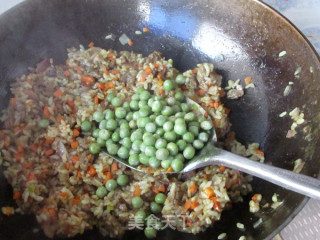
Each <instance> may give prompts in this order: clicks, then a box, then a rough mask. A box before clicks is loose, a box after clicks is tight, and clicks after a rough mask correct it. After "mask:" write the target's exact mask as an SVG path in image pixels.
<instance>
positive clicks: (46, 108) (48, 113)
mask: <svg viewBox="0 0 320 240" xmlns="http://www.w3.org/2000/svg"><path fill="white" fill-rule="evenodd" d="M43 115H44V116H45V117H46V118H49V117H50V116H51V113H50V111H49V108H48V106H45V107H44V109H43Z"/></svg>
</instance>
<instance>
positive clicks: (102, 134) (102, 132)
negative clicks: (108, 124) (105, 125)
mask: <svg viewBox="0 0 320 240" xmlns="http://www.w3.org/2000/svg"><path fill="white" fill-rule="evenodd" d="M110 136H111V133H110V131H108V130H106V129H101V130H100V132H99V138H101V139H102V140H105V141H107V140H108V139H109V138H110Z"/></svg>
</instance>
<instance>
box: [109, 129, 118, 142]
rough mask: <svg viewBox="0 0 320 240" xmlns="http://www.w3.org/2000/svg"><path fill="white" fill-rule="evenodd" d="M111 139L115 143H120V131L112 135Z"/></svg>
mask: <svg viewBox="0 0 320 240" xmlns="http://www.w3.org/2000/svg"><path fill="white" fill-rule="evenodd" d="M111 139H112V141H114V142H119V141H120V134H119V132H118V131H116V132H114V133H112V136H111Z"/></svg>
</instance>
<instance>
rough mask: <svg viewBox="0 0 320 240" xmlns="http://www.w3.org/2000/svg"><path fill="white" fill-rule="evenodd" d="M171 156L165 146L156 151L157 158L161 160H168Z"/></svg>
mask: <svg viewBox="0 0 320 240" xmlns="http://www.w3.org/2000/svg"><path fill="white" fill-rule="evenodd" d="M168 156H169V151H168V150H167V149H165V148H160V149H158V150H157V152H156V158H157V159H159V160H166V159H167V158H168Z"/></svg>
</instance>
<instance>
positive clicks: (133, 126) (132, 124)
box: [129, 120, 137, 129]
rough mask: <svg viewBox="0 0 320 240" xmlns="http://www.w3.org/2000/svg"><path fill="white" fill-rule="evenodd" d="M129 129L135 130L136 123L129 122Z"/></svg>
mask: <svg viewBox="0 0 320 240" xmlns="http://www.w3.org/2000/svg"><path fill="white" fill-rule="evenodd" d="M129 127H130V128H131V129H134V128H137V122H136V120H131V121H130V122H129Z"/></svg>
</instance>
